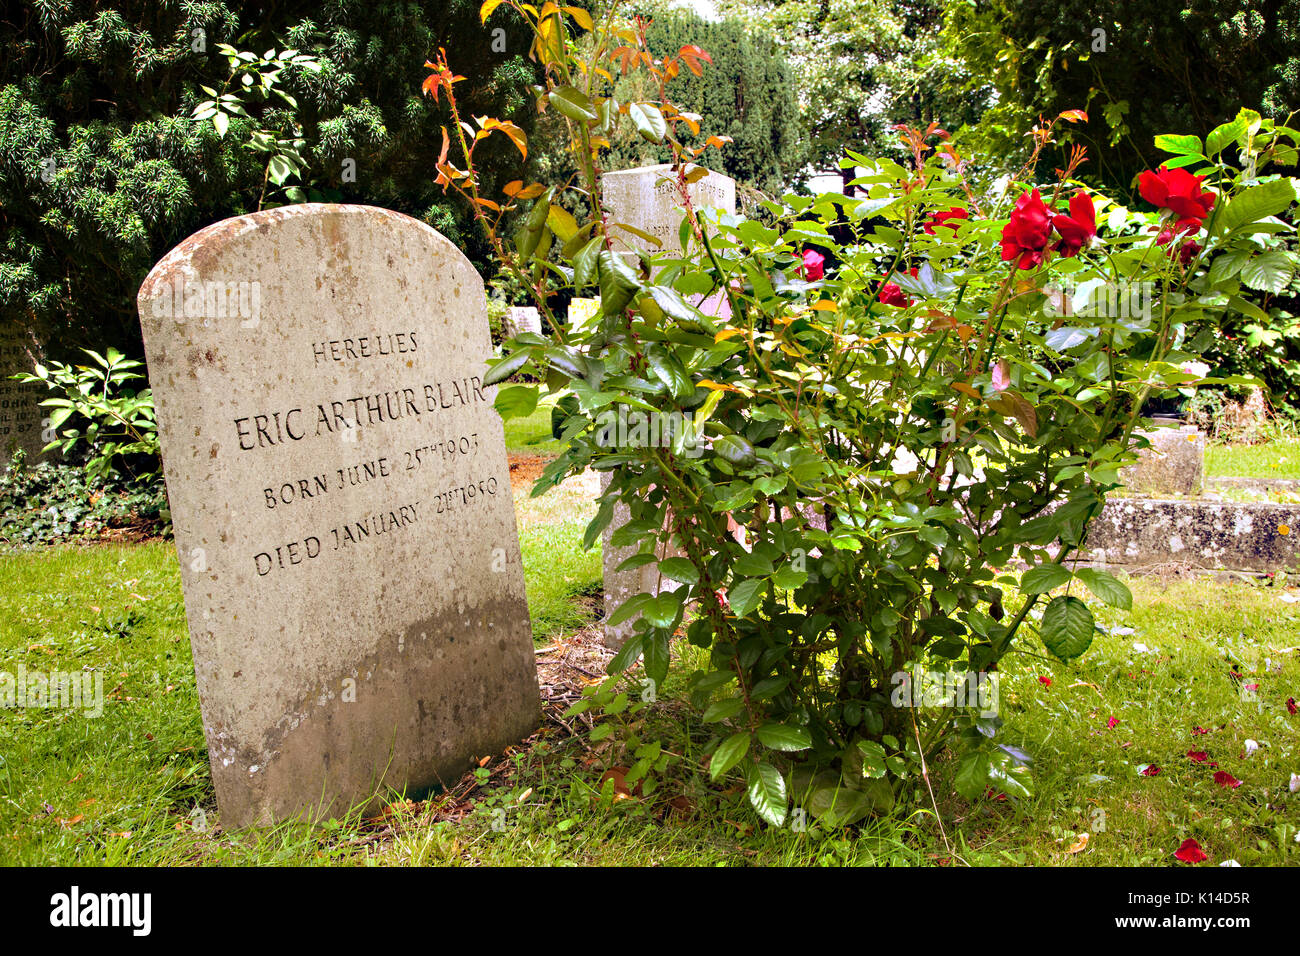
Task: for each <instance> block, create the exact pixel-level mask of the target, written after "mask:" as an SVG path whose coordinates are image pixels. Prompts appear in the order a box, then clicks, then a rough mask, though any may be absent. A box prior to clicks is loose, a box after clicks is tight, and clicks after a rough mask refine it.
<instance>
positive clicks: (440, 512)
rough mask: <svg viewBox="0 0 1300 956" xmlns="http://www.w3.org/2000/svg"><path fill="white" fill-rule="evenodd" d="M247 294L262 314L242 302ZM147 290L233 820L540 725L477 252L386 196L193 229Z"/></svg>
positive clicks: (213, 754) (394, 780) (324, 799)
mask: <svg viewBox="0 0 1300 956" xmlns="http://www.w3.org/2000/svg"><path fill="white" fill-rule="evenodd" d="M189 289H198V290H200V291H201V293H202V294H201V295H199V296H197V297H194V296H189V295H183V294H181V295H180V297H179V298H178V294H179V293H181V292H183V291H184V290H189ZM250 289H251V290H252V291H253V292H254V293H255V294H254V295H253V296H252V297H251V301H252V302H254V303H257V305H258V308H257V309H256V310H254V314H251V315H250V314H248V310H246V309H245V310H235V309H233V308H222V307H221V303H222V302H223V295H225V296H226V299H225V300H224V301H226V302H229V301H230V299H229V296H234V295H236V293H237V292H239V293H241V294H245V296H246V293H247V291H248V290H250ZM195 299H197V302H198V306H197V309H198V311H199V312H200V313H201V314H197V315H195V314H190V312H191V311H193V310H192V309H190V308H187V306H188V304H189V303H190V302H191V301H194V300H195ZM241 301H243V302H245V303H247V302H248V301H249V299H248V297H247V296H246V297H245V298H244V299H243V300H241ZM138 304H139V309H140V319H141V325H142V326H143V330H144V339H145V351H146V355H147V358H148V367H149V380H150V384H151V385H152V387H153V391H154V396H155V399H156V401H157V406H158V425H159V433H160V438H161V442H162V451H163V458H164V465H165V474H166V480H167V491H168V495H169V498H170V501H171V508H172V519H173V522H174V525H175V531H176V546H177V550H178V552H179V555H180V563H181V577H182V583H183V585H184V591H185V610H186V615H187V618H188V620H189V628H190V640H191V644H192V645H193V649H194V665H195V671H196V675H197V680H198V690H199V695H200V698H201V701H202V708H203V724H204V732H205V733H206V735H207V741H208V750H209V756H210V759H211V763H212V776H213V780H214V782H215V784H216V789H217V800H218V804H219V806H220V809H221V813H222V820H223V822H224V823H225V824H226V825H228V826H242V825H245V824H250V823H266V822H269V821H271V820H275V819H278V818H281V817H285V816H298V815H308V814H311V813H314V812H319V813H322V814H337V813H339V812H341V811H343V810H345V809H347V808H348V807H349V806H351V805H353V804H355V803H359V802H367V801H369V802H370V803H373V802H374V798H375V797H376V794H377V793H378V792H381V791H379V788H380V786H381V784H382V785H387V786H392V787H397V788H400V787H402V786H404V785H405V786H409V787H411V788H412V789H415V790H418V789H422V788H426V787H430V786H433V785H436V784H438V783H440V782H445V783H451V782H452V781H453V780H455V779H457V778H458V777H459V776H460V775H461V774H462V773H463V772H464V771H465V770H467V769H469V767H470V766H471V760H472V758H474V757H478V756H482V755H484V754H487V753H490V752H494V751H500V750H501V749H502V748H504V747H505V746H507V745H509V744H511V743H515V742H517V741H519V740H520V739H521V738H523V737H524V736H526V735H528V734H530V733H531V732H532V731H533V730H534V729H535V728H536V726H537V721H538V715H539V696H538V688H537V679H536V671H535V665H534V658H533V648H532V641H531V636H530V629H529V621H528V605H527V602H526V599H525V596H524V582H523V572H522V567H521V562H520V554H519V540H518V536H517V533H516V528H515V513H514V505H513V502H512V499H511V494H510V477H509V469H508V466H507V464H506V453H505V442H504V437H503V434H502V427H501V420H500V417H499V416H498V415H497V414H496V412H495V410H494V409H493V407H492V399H493V389H490V388H484V387H483V385H482V375H483V373H484V370H485V366H484V361H485V359H487V358H488V357H489V356H490V355H491V354H492V347H491V343H490V341H489V333H488V320H487V311H486V303H485V300H484V295H483V283H482V281H481V280H480V279H479V277H478V274H477V273H476V272H475V271H474V269H473V267H472V266H471V265H470V263H469V261H468V260H467V259H466V258H465V257H464V256H463V255H462V254H461V253H460V251H459V250H458V249H456V247H455V246H454V245H452V243H450V242H448V241H447V240H446V239H445V238H443V237H442V236H441V235H439V234H438V233H437V232H435V231H434V230H433V229H431V228H429V227H428V226H426V225H424V224H423V223H420V222H417V221H416V220H414V219H411V218H409V217H407V216H403V215H400V214H398V213H394V212H389V211H387V210H383V209H375V208H370V207H367V206H349V205H320V204H305V205H296V206H288V207H284V208H281V209H274V210H269V211H264V212H259V213H255V214H253V215H248V216H240V217H237V218H235V219H227V220H225V221H224V222H219V223H216V224H215V225H212V226H209V227H208V228H206V229H204V230H202V231H200V232H198V233H196V234H195V235H193V236H191V237H190V238H189V239H187V240H185V242H183V243H181V245H179V246H177V247H176V248H175V249H173V250H172V251H171V252H170V253H168V254H167V256H166V257H164V258H163V260H162V261H161V262H159V263H158V265H157V266H155V267H154V269H153V271H152V272H151V273H150V274H149V276H148V278H147V279H146V280H145V282H144V285H143V286H142V287H141V289H140V295H139V300H138ZM214 306H215V307H214Z"/></svg>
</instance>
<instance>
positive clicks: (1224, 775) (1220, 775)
mask: <svg viewBox="0 0 1300 956" xmlns="http://www.w3.org/2000/svg"><path fill="white" fill-rule="evenodd" d="M1214 782H1215V783H1217V784H1218V785H1219V786H1221V787H1231V788H1232V789H1233V790H1236V789H1237V788H1238V787H1240V786H1241V781H1240V780H1238V779H1237V778H1236V777H1234V776H1233V775H1232V774H1230V773H1228V771H1226V770H1216V771H1215V772H1214Z"/></svg>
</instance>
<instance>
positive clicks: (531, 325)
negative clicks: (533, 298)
mask: <svg viewBox="0 0 1300 956" xmlns="http://www.w3.org/2000/svg"><path fill="white" fill-rule="evenodd" d="M521 332H532V333H533V334H534V335H541V334H542V315H541V313H540V312H538V311H537V309H536V307H534V306H528V305H512V306H510V308H509V309H507V310H506V334H507V335H509V336H511V337H514V336H516V335H518V334H519V333H521Z"/></svg>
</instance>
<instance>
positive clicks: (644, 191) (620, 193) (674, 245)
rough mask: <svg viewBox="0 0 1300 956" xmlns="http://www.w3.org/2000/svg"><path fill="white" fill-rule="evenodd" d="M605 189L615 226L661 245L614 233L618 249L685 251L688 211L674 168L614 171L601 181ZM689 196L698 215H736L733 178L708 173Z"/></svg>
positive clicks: (620, 231)
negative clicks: (699, 211) (710, 211)
mask: <svg viewBox="0 0 1300 956" xmlns="http://www.w3.org/2000/svg"><path fill="white" fill-rule="evenodd" d="M600 183H601V192H602V195H603V196H604V200H605V210H606V212H607V213H608V214H609V221H610V223H611V224H618V223H625V224H626V225H629V226H632V227H634V228H636V229H638V230H640V231H641V232H644V233H646V234H647V235H650V236H654V237H655V238H656V239H658V240H659V242H660V243H661V244H660V245H659V246H654V245H652V244H651V243H647V242H645V241H644V240H643V239H641V237H639V236H637V235H636V234H635V233H632V232H628V231H627V230H625V229H617V228H614V229H612V230H611V233H610V234H611V236H612V237H613V238H614V240H615V244H616V248H617V247H619V246H621V245H623V244H626V245H627V247H628V249H631V250H635V249H644V250H646V251H648V252H656V251H657V252H668V251H672V250H680V249H681V248H682V244H681V236H680V231H679V230H680V229H681V225H682V217H683V216H684V215H685V209H684V207H683V206H682V202H681V191H680V189H679V187H678V185H677V174H676V173H674V172H673V167H672V166H671V165H670V164H668V163H663V164H661V165H658V166H638V167H637V168H636V169H620V170H614V171H611V172H607V173H605V174H604V175H603V176H601V180H600ZM686 190H687V194H688V195H689V196H690V197H691V204H692V205H693V206H694V207H695V208H696V209H721V210H722V211H724V212H727V213H731V214H733V215H734V214H735V212H736V181H735V180H734V179H732V178H731V177H730V176H724V175H723V174H722V173H717V172H714V171H713V170H709V171H708V173H707V174H706V175H704V176H703V177H701V178H700V179H698V180H696V181H695V182H693V183H690V184H689V185H688V186H687V187H686Z"/></svg>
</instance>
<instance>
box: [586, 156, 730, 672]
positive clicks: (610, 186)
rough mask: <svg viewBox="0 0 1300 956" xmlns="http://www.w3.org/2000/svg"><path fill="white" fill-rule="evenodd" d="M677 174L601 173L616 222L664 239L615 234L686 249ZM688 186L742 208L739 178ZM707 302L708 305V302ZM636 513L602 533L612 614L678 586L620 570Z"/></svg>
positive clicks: (708, 199) (697, 194) (700, 204)
mask: <svg viewBox="0 0 1300 956" xmlns="http://www.w3.org/2000/svg"><path fill="white" fill-rule="evenodd" d="M675 175H676V174H675V173H673V171H672V166H670V165H668V164H663V165H659V166H642V167H639V168H637V169H625V170H619V171H616V172H608V173H605V174H604V176H603V177H602V179H601V189H602V192H603V195H604V199H605V207H606V211H607V213H608V214H609V219H610V222H611V223H626V224H628V225H630V226H633V227H635V228H636V229H638V230H640V231H641V232H644V233H646V234H648V235H651V236H654V237H655V238H656V239H658V240H659V241H660V242H661V243H662V245H660V246H658V247H655V246H653V245H651V244H649V243H646V242H644V241H643V240H642V239H640V237H638V236H637V235H636V234H635V233H632V232H629V231H627V230H620V229H614V230H613V234H614V235H615V236H616V237H618V238H620V239H622V240H624V241H625V242H627V243H628V244H629V245H630V246H631V248H633V249H636V248H641V249H645V250H646V251H649V252H670V251H673V250H677V251H680V250H681V248H682V246H681V239H680V233H679V229H680V227H681V224H682V217H683V216H684V215H685V211H684V208H683V206H682V202H681V193H680V190H679V187H678V185H677V182H676V180H675ZM687 189H688V191H689V195H690V197H691V203H692V204H693V205H694V206H695V207H696V208H700V209H703V208H711V209H721V210H722V211H723V212H725V213H729V214H732V215H734V214H735V212H736V183H735V180H733V179H731V178H730V177H729V176H724V175H722V174H721V173H717V172H713V171H712V170H710V171H709V172H708V174H707V175H705V176H704V177H702V178H701V179H699V180H697V181H696V182H694V183H691V184H690V185H689V186H688V187H687ZM701 305H702V307H703V304H701ZM609 480H610V479H609V473H608V472H605V473H602V474H601V478H600V491H601V494H602V495H603V494H604V493H605V491H606V490H607V489H608V487H609ZM630 519H631V516H630V514H629V513H628V509H627V507H626V506H625V505H621V504H620V505H617V506H616V507H615V508H614V517H613V520H612V521H610V523H609V525H608V526H607V527H606V528H605V532H604V534H603V535H602V539H601V544H602V548H603V555H602V560H603V564H604V580H605V619H606V620H608V619H609V618H610V616H611V615H612V614H613V613H614V611H615V610H616V609H617V608H618V606H619V605H620V604H622V603H623V602H624V601H626V600H627V599H628V598H629V597H631V596H632V595H633V594H638V593H641V592H643V591H644V592H647V593H650V594H656V593H658V592H659V590H661V589H665V588H673V587H676V586H677V585H675V584H674V583H673V582H671V581H662V582H661V581H660V578H659V570H658V568H657V567H656V566H655V565H645V566H643V567H641V568H636V569H633V570H630V571H618V570H616V569H617V568H618V566H619V565H620V564H622V563H623V562H624V561H626V560H627V559H628V558H630V557H631V556H632V555H634V554H636V553H637V549H636V548H634V547H624V548H616V547H614V546H613V545H612V544H611V543H610V538H611V536H612V535H613V534H614V532H615V531H616V530H617V529H618V528H621V527H622V526H623V525H625V524H626V523H627V522H628V521H629V520H630ZM666 556H668V554H663V555H661V557H666ZM661 585H662V588H661ZM635 624H636V620H635V618H633V619H631V620H628V621H624V622H623V623H622V624H619V625H617V626H615V627H610V626H609V625H606V626H605V635H604V639H605V643H606V644H607V645H609V646H611V647H619V646H621V645H622V644H623V642H624V641H626V640H627V639H628V637H630V636H631V634H632V632H633V630H634V626H635Z"/></svg>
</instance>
